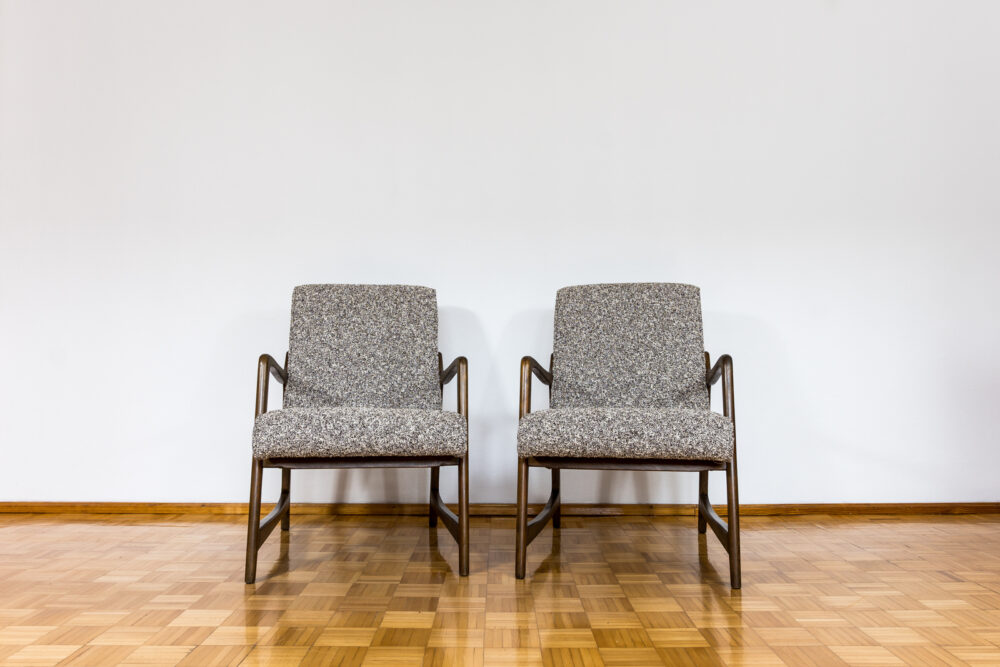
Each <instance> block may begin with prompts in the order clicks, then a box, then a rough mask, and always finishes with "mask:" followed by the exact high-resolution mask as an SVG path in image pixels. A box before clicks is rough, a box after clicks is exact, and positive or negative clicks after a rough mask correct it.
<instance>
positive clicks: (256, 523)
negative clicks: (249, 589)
mask: <svg viewBox="0 0 1000 667" xmlns="http://www.w3.org/2000/svg"><path fill="white" fill-rule="evenodd" d="M263 478H264V462H263V461H261V460H260V459H253V462H252V463H251V466H250V509H249V515H250V517H249V521H248V523H247V564H246V572H245V573H244V580H245V581H246V582H247V583H248V584H252V583H253V582H254V580H256V579H257V549H258V548H260V543H259V535H260V492H261V485H262V483H263Z"/></svg>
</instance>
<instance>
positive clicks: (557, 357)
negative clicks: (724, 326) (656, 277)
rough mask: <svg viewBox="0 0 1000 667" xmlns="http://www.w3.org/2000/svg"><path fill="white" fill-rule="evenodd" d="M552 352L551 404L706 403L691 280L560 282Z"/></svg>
mask: <svg viewBox="0 0 1000 667" xmlns="http://www.w3.org/2000/svg"><path fill="white" fill-rule="evenodd" d="M553 355H554V364H553V371H552V373H553V379H552V401H551V406H552V407H553V408H568V407H649V408H658V407H662V408H666V407H678V408H679V407H687V408H708V390H707V388H706V386H705V356H704V355H705V345H704V340H703V337H702V326H701V297H700V295H699V292H698V288H697V287H694V286H691V285H677V284H673V283H624V284H609V285H579V286H576V287H564V288H563V289H561V290H559V292H558V294H557V295H556V316H555V341H554V344H553Z"/></svg>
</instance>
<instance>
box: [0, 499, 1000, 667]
mask: <svg viewBox="0 0 1000 667" xmlns="http://www.w3.org/2000/svg"><path fill="white" fill-rule="evenodd" d="M245 531H246V523H245V521H244V520H243V519H236V518H233V517H225V518H210V517H203V516H168V517H163V516H141V515H118V516H73V515H45V516H27V515H7V516H0V662H2V663H3V664H11V665H15V664H40V665H52V664H66V665H112V664H144V665H149V664H165V665H173V664H191V665H235V664H242V665H257V664H269V665H280V664H290V665H297V664H315V665H328V664H342V665H360V664H366V665H367V664H382V665H389V664H391V665H409V664H413V665H421V664H427V665H432V664H433V665H446V664H453V665H479V664H487V665H492V664H503V665H601V664H607V665H651V664H654V665H655V664H688V665H710V664H727V665H728V664H733V665H742V664H748V665H749V664H752V665H769V664H777V665H780V664H787V665H841V664H848V665H883V664H886V665H888V664H895V665H902V664H907V665H938V664H964V663H969V664H976V663H979V664H993V665H997V664H1000V516H996V515H991V516H976V515H971V516H968V515H967V516H907V517H884V516H882V517H852V518H833V517H822V516H813V517H797V518H791V517H747V518H745V519H744V520H743V535H742V539H743V586H744V587H743V590H741V591H731V590H730V589H729V586H728V570H727V564H726V563H727V561H726V555H725V552H724V551H723V550H722V548H721V547H720V546H719V545H718V543H717V541H716V540H714V538H712V539H707V540H706V538H705V536H699V535H698V534H697V531H696V528H695V521H694V518H693V517H664V518H641V517H640V518H636V517H629V518H616V519H615V518H601V519H592V518H570V517H567V518H564V519H563V528H562V529H561V530H560V531H558V532H557V533H553V531H552V530H551V529H550V528H548V529H546V531H545V532H544V533H543V534H542V535H540V536H539V538H538V539H537V540H536V541H535V542H534V543H533V544H532V545H531V548H530V551H529V561H528V578H527V579H526V580H524V581H520V582H519V581H517V580H515V579H514V576H513V572H514V563H513V561H514V551H513V548H514V526H513V521H512V520H511V519H501V518H497V519H475V520H473V524H472V574H471V576H469V577H468V578H459V577H458V576H457V575H456V568H457V549H456V545H455V543H454V541H453V540H452V539H451V537H450V536H449V535H448V534H447V532H446V531H445V530H444V529H443V528H438V529H436V530H432V529H430V528H428V527H427V521H426V519H421V518H416V517H401V518H393V517H378V516H374V517H373V516H369V517H317V516H309V517H295V516H293V519H292V530H291V533H290V534H289V533H282V534H280V535H279V534H278V533H277V532H276V533H275V534H274V535H272V537H271V539H270V540H269V542H268V544H266V545H265V546H264V548H263V549H262V550H261V554H260V565H259V570H258V581H257V584H255V585H253V586H246V585H244V584H243V581H242V579H243V558H244V544H245V542H244V540H245V535H246V533H245Z"/></svg>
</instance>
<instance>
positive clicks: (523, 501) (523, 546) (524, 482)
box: [514, 459, 528, 579]
mask: <svg viewBox="0 0 1000 667" xmlns="http://www.w3.org/2000/svg"><path fill="white" fill-rule="evenodd" d="M514 551H515V554H514V576H515V577H516V578H518V579H524V573H525V561H526V559H527V552H528V459H518V462H517V533H516V535H515V545H514Z"/></svg>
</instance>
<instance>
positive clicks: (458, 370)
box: [438, 353, 469, 419]
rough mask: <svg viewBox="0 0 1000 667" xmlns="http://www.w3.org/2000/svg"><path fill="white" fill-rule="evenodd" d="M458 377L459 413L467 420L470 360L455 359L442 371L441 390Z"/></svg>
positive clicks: (440, 378)
mask: <svg viewBox="0 0 1000 667" xmlns="http://www.w3.org/2000/svg"><path fill="white" fill-rule="evenodd" d="M440 364H441V354H440V353H438V365H439V366H440ZM456 376H457V377H458V386H457V387H456V389H457V391H458V412H459V414H461V415H463V416H464V417H465V418H466V419H468V418H469V360H468V359H466V358H465V357H455V361H453V362H451V363H450V364H448V368H445V369H443V370H442V371H441V375H440V377H439V381H440V384H441V389H442V390H443V389H444V386H445V385H446V384H448V383H449V382H451V381H452V379H453V378H455V377H456Z"/></svg>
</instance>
